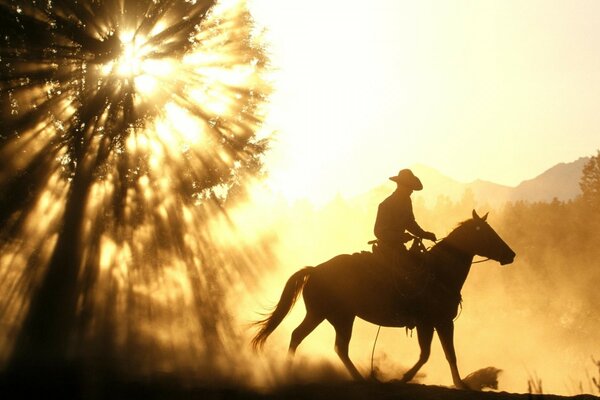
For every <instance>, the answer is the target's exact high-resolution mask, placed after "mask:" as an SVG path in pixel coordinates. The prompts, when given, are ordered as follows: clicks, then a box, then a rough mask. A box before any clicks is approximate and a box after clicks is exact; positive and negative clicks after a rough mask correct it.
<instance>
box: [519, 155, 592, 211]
mask: <svg viewBox="0 0 600 400" xmlns="http://www.w3.org/2000/svg"><path fill="white" fill-rule="evenodd" d="M589 160H590V158H589V157H582V158H580V159H578V160H576V161H573V162H570V163H560V164H557V165H555V166H554V167H552V168H550V169H549V170H547V171H546V172H544V173H542V174H541V175H538V176H537V177H535V178H533V179H530V180H527V181H524V182H521V183H520V184H519V185H518V186H517V187H516V188H515V189H514V191H513V193H512V195H511V200H528V201H551V200H552V199H553V198H555V197H556V198H557V199H558V200H563V201H564V200H570V199H573V198H575V197H576V196H577V195H579V194H580V193H581V189H580V187H579V180H580V179H581V174H582V171H583V166H584V165H585V164H586V163H587V162H588V161H589Z"/></svg>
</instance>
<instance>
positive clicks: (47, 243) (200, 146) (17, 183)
mask: <svg viewBox="0 0 600 400" xmlns="http://www.w3.org/2000/svg"><path fill="white" fill-rule="evenodd" d="M0 33H2V35H1V36H2V38H1V39H0V43H1V48H0V58H1V61H0V80H1V82H0V85H1V89H2V91H1V95H0V100H1V101H0V106H1V109H0V113H1V114H0V115H1V117H2V124H1V125H0V134H1V135H2V137H1V139H0V140H1V141H0V144H1V146H0V166H1V168H0V191H1V193H3V194H2V195H0V206H1V208H0V209H1V213H0V221H1V222H2V227H3V228H2V231H1V234H2V236H1V242H0V245H1V246H2V249H1V250H2V253H1V255H0V262H1V263H0V274H1V275H2V280H1V281H0V287H1V290H2V291H3V293H4V294H5V295H4V296H3V297H2V298H1V299H0V312H1V313H2V314H0V316H1V318H2V322H3V326H5V327H7V328H5V330H6V332H7V334H6V335H2V338H1V339H0V345H1V346H0V350H1V355H2V359H4V360H8V357H9V355H10V354H11V352H12V354H13V357H12V363H13V364H15V365H17V366H20V365H23V366H25V367H28V366H29V365H28V364H27V363H30V362H34V363H42V364H43V363H55V362H59V363H60V362H62V363H65V362H66V363H69V362H72V361H73V360H74V359H75V360H80V359H86V360H88V359H90V357H91V358H94V359H97V358H106V355H107V354H110V357H116V358H119V359H121V357H122V360H125V359H127V360H128V361H127V362H125V361H123V363H124V364H123V366H124V367H128V366H129V365H132V364H135V365H136V366H138V367H139V366H140V365H141V364H136V361H135V360H136V355H139V356H140V357H139V358H138V359H137V360H141V359H143V358H147V357H151V358H152V357H154V361H155V363H154V364H153V367H152V368H158V369H161V368H171V369H173V368H180V367H182V366H185V367H186V368H187V367H190V366H195V367H197V366H198V363H197V360H198V359H204V360H213V361H214V360H215V359H217V358H219V357H222V356H223V352H219V351H217V350H216V349H217V348H225V347H226V346H223V343H224V342H231V340H232V337H228V336H227V335H225V332H227V331H231V327H230V326H229V325H228V324H229V319H228V317H227V313H228V311H227V307H226V298H225V293H226V292H227V288H229V287H231V281H232V280H233V276H238V275H239V274H243V271H241V270H240V269H241V268H246V264H245V263H243V262H238V261H232V260H233V258H232V257H231V254H232V253H231V252H230V253H228V254H223V253H222V252H219V251H218V249H217V248H215V245H214V233H213V232H211V231H210V230H209V229H208V224H207V220H208V219H210V217H211V216H213V215H215V214H218V213H222V212H223V210H224V202H225V200H226V199H227V198H228V197H230V196H228V194H229V193H230V191H231V189H232V188H234V187H242V186H243V185H244V182H246V181H247V180H248V179H249V178H251V176H252V175H253V174H254V173H256V172H257V171H258V169H259V167H260V155H261V153H262V152H263V151H264V149H265V142H264V140H262V139H261V137H260V136H259V134H258V132H259V131H260V127H261V122H262V120H263V111H262V105H263V104H264V103H265V99H266V96H267V94H268V91H269V85H268V84H267V83H266V80H265V76H266V71H267V68H266V59H265V57H264V54H263V51H262V49H261V47H260V46H259V45H258V44H257V43H258V42H257V39H256V35H254V32H253V26H252V23H251V19H250V16H249V14H248V12H247V10H246V8H245V4H244V1H242V0H240V1H237V0H234V1H226V2H225V1H223V2H218V3H216V4H215V2H214V1H209V0H205V1H202V0H104V1H100V0H72V1H66V0H65V1H56V0H54V1H52V0H44V1H41V0H31V1H30V0H27V1H25V0H23V1H17V0H0ZM234 262H235V267H234V266H232V265H231V264H232V263H234ZM64 332H67V334H65V333H64ZM108 337H110V338H112V339H110V340H109V339H107V338H108ZM191 338H196V341H193V340H192V339H191ZM48 344H49V345H48ZM90 344H93V346H92V345H90ZM92 348H93V349H95V350H90V349H92ZM167 348H172V349H173V348H179V349H182V348H184V350H183V352H182V353H181V355H180V356H178V357H173V358H166V357H163V356H161V355H160V354H162V352H164V351H165V350H164V349H167ZM149 349H150V350H149ZM229 350H231V349H229ZM90 352H91V353H92V354H90ZM142 353H143V357H142ZM225 353H226V352H225ZM117 355H118V356H117ZM207 355H208V356H210V357H207ZM32 359H33V360H34V361H31V360H32ZM23 363H24V364H23ZM140 363H141V361H140ZM140 368H141V367H140Z"/></svg>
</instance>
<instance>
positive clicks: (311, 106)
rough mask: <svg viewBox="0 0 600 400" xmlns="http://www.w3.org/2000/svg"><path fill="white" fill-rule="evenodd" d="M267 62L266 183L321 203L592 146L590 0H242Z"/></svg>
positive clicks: (595, 65) (594, 36) (594, 74)
mask: <svg viewBox="0 0 600 400" xmlns="http://www.w3.org/2000/svg"><path fill="white" fill-rule="evenodd" d="M251 9H252V10H253V13H254V16H255V18H256V19H257V21H258V22H259V23H260V24H261V25H263V26H264V27H265V28H266V29H267V33H266V37H267V39H268V40H269V41H270V43H271V46H270V49H269V51H270V52H271V58H272V62H273V64H274V66H275V67H276V68H277V73H276V75H275V79H276V81H275V82H276V90H277V91H276V93H275V95H274V96H273V99H272V110H271V113H270V117H269V122H270V127H272V128H274V129H276V130H277V131H278V134H277V136H276V139H275V141H274V143H273V150H272V152H271V154H270V155H269V158H268V168H269V170H270V172H271V178H270V179H271V182H272V185H273V186H274V187H275V188H276V189H278V190H281V191H282V192H283V193H284V194H286V195H287V196H288V197H290V198H298V197H304V196H308V197H309V198H311V199H313V200H323V199H325V198H328V197H330V196H333V195H335V193H338V192H339V193H341V194H343V195H352V194H355V193H358V192H361V191H364V190H368V189H369V188H371V187H373V186H375V185H378V184H381V183H382V182H384V181H385V180H386V178H387V177H388V176H390V175H392V174H395V173H396V172H397V170H398V169H399V168H401V167H404V166H409V165H411V164H413V163H416V162H419V163H423V164H426V165H430V166H432V167H435V168H437V169H439V170H440V171H442V172H443V173H445V174H446V175H449V176H451V177H454V178H456V179H459V180H463V181H470V180H473V179H476V178H482V179H487V180H492V181H495V182H498V183H503V184H508V185H516V184H518V183H519V182H520V181H522V180H524V179H529V178H532V177H534V176H536V175H537V174H539V173H541V172H543V171H544V170H545V169H547V168H549V167H551V166H552V165H554V164H556V163H558V162H568V161H573V160H575V159H577V158H578V157H580V156H587V155H591V154H595V151H596V149H598V148H600V113H599V112H598V108H599V105H600V35H598V32H597V30H598V22H599V21H600V20H599V18H600V2H599V1H594V0H590V1H562V2H558V1H523V0H514V1H509V0H501V1H500V0H499V1H484V0H477V1H400V0H373V1H353V0H327V1H324V0H303V1H289V0H251Z"/></svg>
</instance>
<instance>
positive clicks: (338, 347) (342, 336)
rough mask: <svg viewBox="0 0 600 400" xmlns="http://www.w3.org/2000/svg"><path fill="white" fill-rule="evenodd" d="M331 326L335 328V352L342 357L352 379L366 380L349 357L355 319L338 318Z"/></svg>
mask: <svg viewBox="0 0 600 400" xmlns="http://www.w3.org/2000/svg"><path fill="white" fill-rule="evenodd" d="M330 322H331V324H332V325H333V327H334V328H335V352H336V353H337V355H338V356H339V357H340V359H341V360H342V362H343V363H344V365H345V366H346V368H347V369H348V371H349V372H350V374H351V375H352V377H353V378H354V379H356V380H364V378H363V376H362V375H361V374H360V372H358V369H356V366H355V365H354V364H353V363H352V361H351V360H350V357H349V356H348V348H349V346H350V338H351V337H352V325H353V324H354V317H353V316H352V317H349V318H336V319H335V320H334V321H331V320H330Z"/></svg>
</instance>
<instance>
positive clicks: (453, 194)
mask: <svg viewBox="0 0 600 400" xmlns="http://www.w3.org/2000/svg"><path fill="white" fill-rule="evenodd" d="M588 161H589V157H582V158H579V159H578V160H576V161H573V162H570V163H560V164H557V165H555V166H553V167H552V168H550V169H548V170H547V171H545V172H543V173H542V174H540V175H538V176H536V177H535V178H532V179H529V180H526V181H523V182H521V183H520V184H519V185H517V186H516V187H511V186H505V185H500V184H497V183H493V182H488V181H484V180H476V181H473V182H470V183H464V182H459V181H457V180H455V179H453V178H450V177H448V176H446V175H444V174H442V173H441V172H439V171H438V170H436V169H434V168H431V167H428V166H425V165H422V164H417V165H414V166H412V167H411V169H412V170H413V172H414V173H415V174H416V175H417V176H418V177H419V178H420V179H421V181H423V185H424V186H425V188H426V190H424V191H423V192H418V193H415V194H414V195H413V197H414V198H415V199H418V198H420V199H422V200H423V201H425V203H426V204H428V205H433V204H435V203H436V202H437V201H438V200H439V199H440V198H441V197H443V196H445V197H447V198H449V199H450V200H452V201H460V199H461V198H463V196H465V195H466V196H473V198H474V199H475V202H476V203H477V204H480V205H490V206H498V205H501V204H503V203H505V202H507V201H518V200H524V201H530V202H536V201H547V202H549V201H552V200H553V199H554V198H557V199H558V200H562V201H565V200H570V199H573V198H575V197H577V196H578V195H579V194H580V192H581V191H580V188H579V179H580V178H581V174H582V170H583V166H584V165H585V164H586V162H588ZM392 185H393V184H392V183H391V182H390V184H385V185H382V186H379V187H377V188H374V189H373V190H372V191H370V192H369V193H368V194H366V195H365V196H364V198H363V200H367V199H368V198H369V199H373V200H375V199H379V201H381V200H382V199H384V198H385V197H386V196H387V195H389V193H391V191H392V190H393V186H392Z"/></svg>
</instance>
